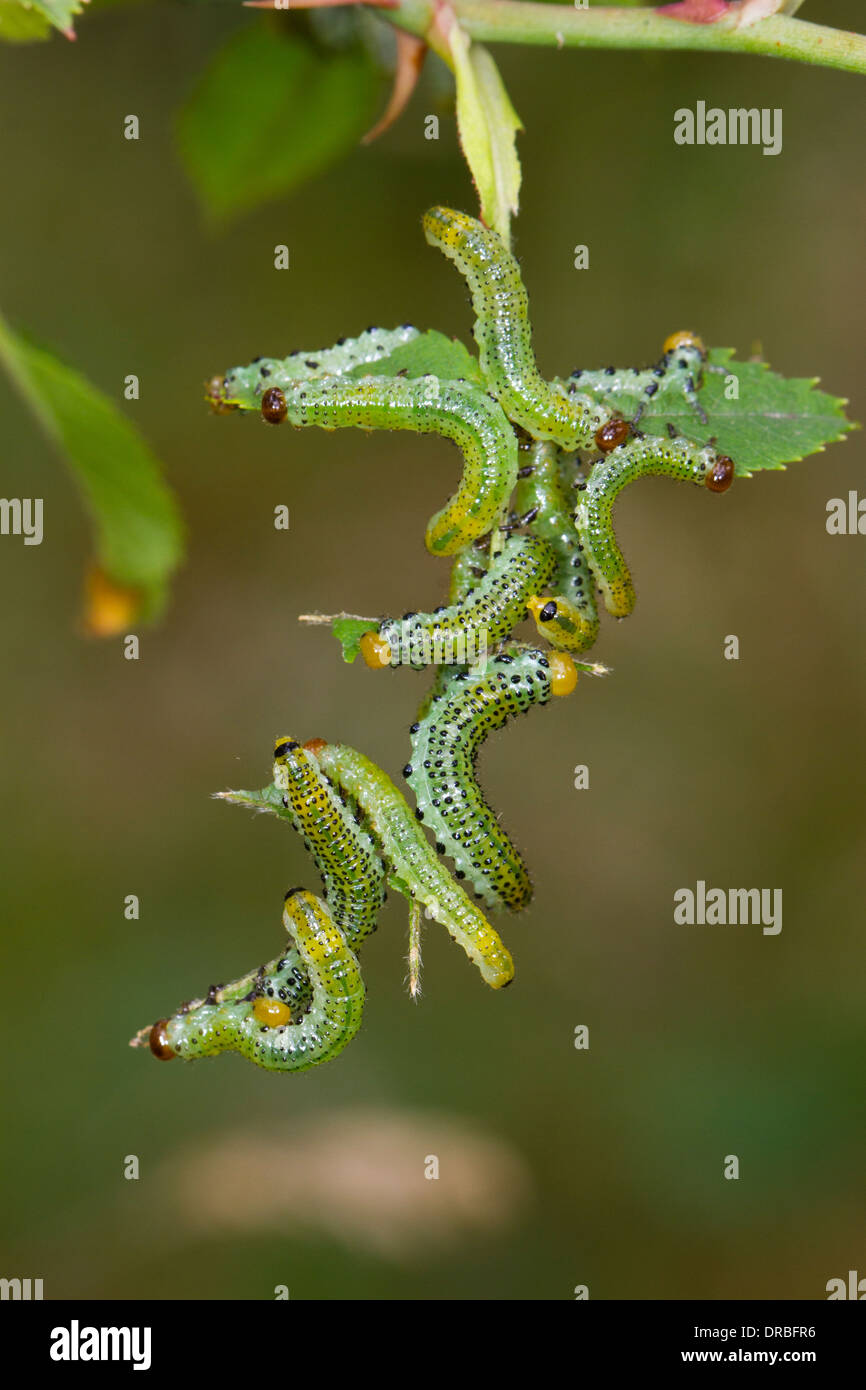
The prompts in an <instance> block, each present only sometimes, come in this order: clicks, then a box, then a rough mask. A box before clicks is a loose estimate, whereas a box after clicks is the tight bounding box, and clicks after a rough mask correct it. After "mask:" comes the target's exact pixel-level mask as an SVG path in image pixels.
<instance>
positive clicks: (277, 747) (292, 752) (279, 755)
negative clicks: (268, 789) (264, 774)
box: [274, 734, 304, 791]
mask: <svg viewBox="0 0 866 1390" xmlns="http://www.w3.org/2000/svg"><path fill="white" fill-rule="evenodd" d="M303 756H304V753H303V749H302V748H301V745H300V744H299V743H298V741H297V739H294V738H291V737H290V736H289V735H288V734H286V735H284V736H283V737H282V738H278V739H277V741H276V743H275V744H274V783H275V785H276V786H278V787H279V788H280V790H281V791H288V789H289V785H290V771H291V769H293V768H297V765H298V759H299V758H303Z"/></svg>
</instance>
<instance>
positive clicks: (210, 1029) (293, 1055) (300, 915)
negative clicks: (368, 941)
mask: <svg viewBox="0 0 866 1390" xmlns="http://www.w3.org/2000/svg"><path fill="white" fill-rule="evenodd" d="M283 924H284V926H285V928H286V931H287V932H288V933H289V937H290V945H289V947H288V948H287V950H286V952H285V954H284V955H283V956H281V957H280V958H279V959H278V960H275V961H272V962H271V963H270V964H269V965H265V966H262V967H261V968H260V969H259V970H256V971H252V972H251V973H250V974H248V975H244V976H243V977H242V978H241V979H239V980H235V981H233V982H232V983H231V984H228V985H222V986H219V987H217V986H214V987H213V988H212V989H211V990H210V991H209V992H208V994H207V996H206V997H205V998H204V999H196V1000H193V1001H192V1002H191V1003H189V1004H185V1005H183V1006H182V1008H180V1009H179V1010H178V1011H177V1013H175V1014H173V1015H172V1016H171V1018H167V1019H160V1020H159V1022H158V1023H156V1024H154V1025H153V1028H151V1029H150V1030H147V1029H145V1030H143V1031H142V1033H141V1034H139V1036H138V1038H137V1039H135V1040H134V1041H135V1042H136V1043H137V1045H139V1046H143V1045H145V1043H149V1045H150V1049H151V1051H152V1052H153V1054H154V1056H156V1057H158V1058H159V1059H160V1060H162V1061H166V1060H170V1059H171V1058H172V1057H180V1058H181V1059H183V1060H185V1061H195V1060H196V1059H197V1058H199V1057H215V1056H217V1055H218V1054H219V1053H221V1052H239V1053H240V1054H241V1055H242V1056H243V1057H247V1058H248V1059H249V1060H250V1061H251V1062H255V1063H256V1065H257V1066H260V1067H264V1068H266V1069H267V1070H268V1071H304V1070H305V1069H306V1068H307V1067H314V1066H316V1065H317V1064H318V1063H320V1062H327V1061H330V1059H331V1058H332V1057H336V1055H337V1053H338V1052H341V1051H342V1049H343V1048H344V1047H345V1046H346V1044H347V1043H348V1042H349V1041H350V1040H351V1039H352V1038H353V1037H354V1035H355V1033H357V1031H358V1029H359V1027H360V1026H361V1015H362V1012H363V1007H364V985H363V981H362V980H361V973H360V969H359V966H358V960H357V957H356V956H355V954H354V952H353V951H352V950H351V948H350V947H349V945H348V943H347V942H346V939H345V937H344V936H343V934H342V932H341V931H340V929H339V927H338V926H337V925H336V923H335V922H334V920H333V918H332V916H331V914H330V912H329V911H328V908H327V905H326V904H325V903H324V902H322V901H321V899H320V898H316V897H314V896H313V894H312V893H307V892H305V891H304V890H303V889H294V890H293V891H292V892H291V893H289V894H288V895H287V897H286V901H285V907H284V911H283Z"/></svg>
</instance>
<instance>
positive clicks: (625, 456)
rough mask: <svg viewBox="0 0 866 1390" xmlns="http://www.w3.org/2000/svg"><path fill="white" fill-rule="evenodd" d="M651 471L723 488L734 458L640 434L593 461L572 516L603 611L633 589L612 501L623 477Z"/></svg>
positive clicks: (620, 609) (618, 612)
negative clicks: (615, 525)
mask: <svg viewBox="0 0 866 1390" xmlns="http://www.w3.org/2000/svg"><path fill="white" fill-rule="evenodd" d="M653 474H656V475H660V476H664V477H667V478H677V479H680V480H681V481H682V482H687V483H697V484H698V485H699V486H701V487H706V488H708V489H709V490H710V491H711V492H725V491H726V490H727V489H728V488H729V487H730V485H731V483H732V482H733V479H734V464H733V462H732V460H731V459H729V458H728V457H727V456H726V455H722V454H717V453H716V451H715V449H711V448H709V447H706V448H697V447H696V446H695V445H694V444H690V443H689V441H688V440H686V439H662V438H659V437H657V436H654V435H645V436H644V437H642V438H640V437H638V438H634V439H631V440H630V441H629V442H628V443H626V444H620V445H619V446H618V447H616V448H614V449H612V450H611V452H610V453H608V455H607V456H606V457H605V458H603V459H600V460H599V461H598V462H597V463H596V464H595V465H594V466H593V469H592V472H591V473H590V475H589V481H588V482H587V484H586V488H585V490H584V492H583V496H582V500H581V502H580V504H579V505H578V507H577V510H576V511H575V514H574V519H575V525H576V526H577V530H578V534H579V535H580V539H581V541H582V543H583V547H584V550H585V552H586V558H587V561H588V562H589V566H590V569H591V570H592V572H593V574H594V575H595V578H596V580H597V582H598V585H599V588H600V589H601V590H602V593H603V594H604V601H605V606H606V608H607V611H608V612H609V613H613V614H614V615H615V616H616V617H618V618H624V617H625V616H626V615H627V614H628V613H630V612H631V611H632V609H633V607H634V601H635V594H634V586H633V584H632V579H631V575H630V574H629V570H628V566H627V565H626V562H625V560H624V559H623V555H622V552H621V550H620V548H619V546H618V545H617V542H616V537H615V535H614V531H613V517H612V513H613V506H614V503H615V501H616V499H617V497H618V496H619V494H620V493H621V492H622V490H623V488H624V487H625V485H626V484H627V483H631V482H634V480H635V479H636V478H646V477H650V476H652V475H653Z"/></svg>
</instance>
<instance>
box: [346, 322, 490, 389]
mask: <svg viewBox="0 0 866 1390" xmlns="http://www.w3.org/2000/svg"><path fill="white" fill-rule="evenodd" d="M373 370H374V368H373V367H371V366H370V365H369V364H362V365H361V366H358V367H354V368H353V369H352V371H351V372H348V373H347V376H351V377H355V378H360V377H364V376H368V375H369V374H370V372H371V371H373ZM375 373H376V376H397V375H398V374H402V375H403V376H408V377H419V376H437V377H438V378H439V380H440V381H460V380H461V379H462V380H464V381H469V382H471V383H472V385H474V386H481V387H483V386H484V378H483V377H482V375H481V368H480V367H479V365H478V358H477V357H473V355H472V353H471V352H470V351H469V349H468V348H467V347H466V345H465V344H464V343H461V341H460V339H459V338H449V337H447V336H446V335H445V334H444V333H439V332H438V331H437V330H436V329H435V328H430V329H428V330H427V332H426V333H419V335H418V337H417V338H412V339H411V341H410V342H408V343H403V344H402V346H401V347H398V348H395V350H394V351H393V352H392V353H390V354H389V355H388V356H387V357H383V358H382V360H381V361H380V362H378V361H377V362H376V364H375Z"/></svg>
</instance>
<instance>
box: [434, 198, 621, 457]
mask: <svg viewBox="0 0 866 1390" xmlns="http://www.w3.org/2000/svg"><path fill="white" fill-rule="evenodd" d="M424 233H425V236H426V237H427V240H428V242H429V243H430V245H431V246H438V247H439V249H440V251H442V252H443V253H444V254H445V255H446V256H447V257H448V259H449V260H450V261H453V263H454V264H455V265H456V266H457V269H458V270H459V271H460V273H461V275H463V277H464V278H465V280H466V282H467V284H468V286H469V291H470V294H471V296H472V307H473V309H474V310H475V327H474V333H475V339H476V342H477V343H478V348H479V361H480V364H481V370H482V372H483V374H484V379H485V381H486V383H487V386H488V388H489V390H490V391H491V392H492V393H493V395H494V396H495V397H496V399H497V400H498V401H499V403H500V405H501V406H502V408H503V410H504V411H505V414H506V415H507V416H508V418H509V420H511V421H513V422H514V424H516V425H520V426H522V428H523V429H525V430H526V431H527V432H528V433H529V434H530V435H531V436H532V438H533V439H549V440H552V441H553V443H555V444H559V445H560V447H561V448H563V449H569V450H572V449H579V448H590V447H591V446H592V441H593V438H594V436H595V434H596V431H597V430H599V429H600V428H601V427H602V426H603V425H604V424H605V422H606V421H607V419H608V417H609V414H610V412H609V410H607V409H606V408H605V407H604V406H602V405H600V404H599V403H598V402H597V401H595V400H593V398H592V397H591V396H589V395H587V394H585V393H580V392H569V391H566V390H565V389H564V388H563V387H562V386H558V385H556V384H555V383H552V382H548V381H545V380H544V378H543V377H542V375H541V373H540V372H539V370H538V366H537V364H536V361H535V353H534V352H533V349H532V333H531V330H530V326H529V300H528V298H527V294H526V290H525V288H524V285H523V280H522V278H521V275H520V267H519V265H518V264H517V261H516V260H515V258H514V256H513V255H512V254H511V252H510V251H509V250H508V248H507V247H506V246H505V244H504V242H503V241H502V240H501V238H500V237H499V236H498V234H497V233H496V232H494V231H492V230H491V229H490V228H488V227H484V226H483V225H482V224H481V223H480V222H477V221H476V220H475V218H474V217H469V216H467V214H466V213H463V212H454V211H453V210H452V209H451V208H444V207H436V208H431V209H430V211H429V212H427V213H425V214H424Z"/></svg>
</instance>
